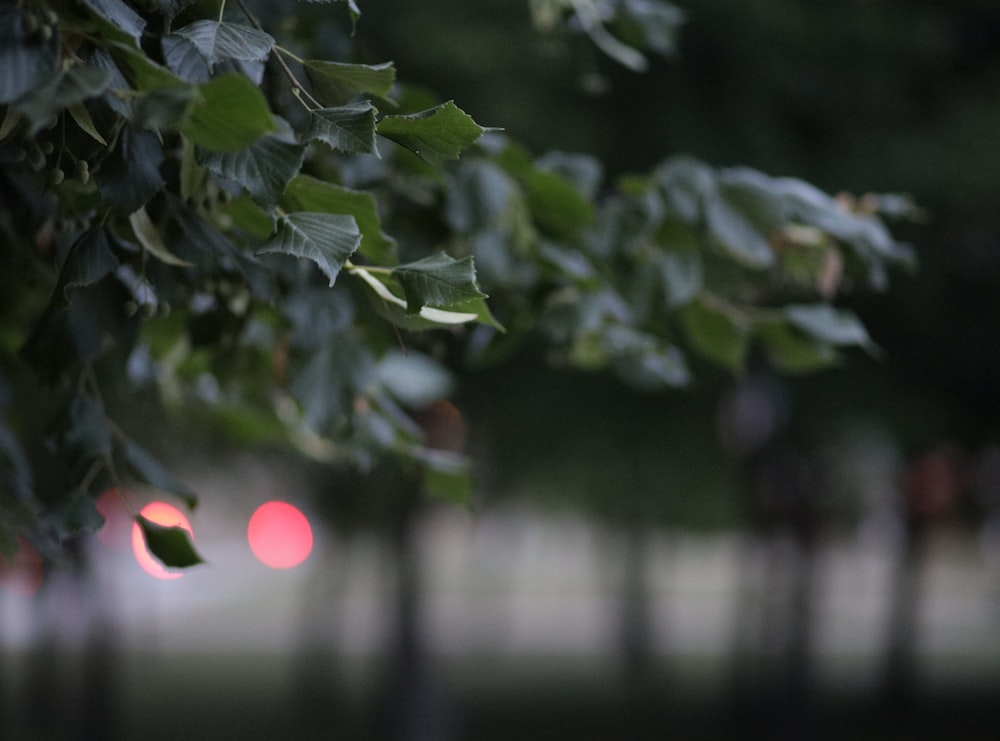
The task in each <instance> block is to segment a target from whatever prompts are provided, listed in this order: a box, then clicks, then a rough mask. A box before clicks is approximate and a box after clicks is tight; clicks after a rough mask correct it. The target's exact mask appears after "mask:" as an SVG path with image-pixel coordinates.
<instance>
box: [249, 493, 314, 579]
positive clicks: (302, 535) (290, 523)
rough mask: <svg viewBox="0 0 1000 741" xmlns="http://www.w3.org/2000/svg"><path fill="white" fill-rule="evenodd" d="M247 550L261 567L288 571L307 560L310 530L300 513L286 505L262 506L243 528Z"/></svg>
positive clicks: (291, 506) (306, 520)
mask: <svg viewBox="0 0 1000 741" xmlns="http://www.w3.org/2000/svg"><path fill="white" fill-rule="evenodd" d="M247 540H248V541H249V542H250V550H251V551H253V554H254V555H255V556H256V557H257V559H258V560H259V561H260V562H261V563H263V564H264V565H265V566H270V567H271V568H272V569H290V568H292V567H294V566H298V565H299V564H300V563H302V562H303V561H305V560H306V558H308V557H309V554H310V553H311V552H312V547H313V534H312V527H310V525H309V520H308V519H306V516H305V515H304V514H302V511H301V510H300V509H299V508H298V507H295V506H293V505H291V504H288V503H287V502H279V501H272V502H267V503H266V504H262V505H261V506H260V507H258V508H257V511H256V512H254V513H253V517H251V518H250V524H249V526H248V527H247Z"/></svg>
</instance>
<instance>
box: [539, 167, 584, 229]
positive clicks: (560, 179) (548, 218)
mask: <svg viewBox="0 0 1000 741" xmlns="http://www.w3.org/2000/svg"><path fill="white" fill-rule="evenodd" d="M524 184H525V187H526V189H527V194H528V206H529V207H530V209H531V214H532V216H534V218H535V221H537V222H538V223H539V224H540V225H541V226H542V227H543V228H544V229H546V230H548V231H549V232H550V233H552V234H553V235H555V236H558V237H564V238H567V239H572V238H573V237H575V236H576V235H578V234H579V233H580V232H581V231H583V229H584V228H585V227H587V226H589V225H590V224H592V223H593V221H594V207H593V205H592V204H591V202H590V201H588V200H587V199H586V198H585V197H584V196H583V194H582V193H580V191H578V190H577V189H576V187H575V186H574V185H573V183H572V182H571V181H570V180H568V179H567V178H566V177H564V176H563V175H560V174H559V173H557V172H549V171H546V170H537V169H531V170H529V171H528V172H527V173H526V174H525V175H524Z"/></svg>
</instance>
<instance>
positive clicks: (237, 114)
mask: <svg viewBox="0 0 1000 741" xmlns="http://www.w3.org/2000/svg"><path fill="white" fill-rule="evenodd" d="M274 130H275V125H274V120H273V119H272V117H271V109H270V108H269V107H268V104H267V99H266V98H265V97H264V94H263V93H262V92H261V91H260V88H258V87H257V86H256V85H254V84H253V83H252V82H250V80H248V79H247V78H246V77H244V76H243V75H239V74H235V73H231V74H226V75H222V76H220V77H216V78H215V79H213V80H211V81H209V82H206V83H205V84H204V85H199V86H198V91H197V93H196V94H195V97H194V102H193V105H192V107H191V113H190V115H189V117H188V120H187V121H186V122H185V123H184V125H183V126H182V127H181V131H182V132H183V133H184V135H185V136H187V137H188V138H189V139H190V140H191V141H193V142H194V143H195V144H197V145H198V146H200V147H204V148H205V149H210V150H212V151H214V152H236V151H238V150H241V149H243V148H244V147H247V146H248V145H250V144H252V143H254V142H256V141H257V140H258V139H260V138H261V137H262V136H264V135H265V134H267V133H269V132H271V131H274Z"/></svg>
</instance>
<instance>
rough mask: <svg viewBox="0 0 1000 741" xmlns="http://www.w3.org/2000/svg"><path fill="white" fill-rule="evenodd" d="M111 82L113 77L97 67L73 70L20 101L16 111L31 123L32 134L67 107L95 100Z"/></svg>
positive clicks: (72, 68) (74, 68) (30, 130)
mask: <svg viewBox="0 0 1000 741" xmlns="http://www.w3.org/2000/svg"><path fill="white" fill-rule="evenodd" d="M110 82H111V74H110V73H109V72H108V71H107V70H104V69H98V68H96V67H71V68H70V69H68V70H67V71H65V72H63V73H62V74H60V75H59V76H58V77H56V78H54V79H52V80H50V81H49V82H48V84H46V85H43V86H42V87H40V88H37V89H36V90H34V91H33V92H32V93H31V94H29V95H26V96H25V97H23V98H21V100H19V101H18V102H17V104H16V105H17V109H18V110H19V111H20V112H21V113H23V114H24V116H25V118H27V119H28V120H29V121H31V126H30V127H29V133H31V134H35V133H37V132H38V131H40V130H41V129H42V128H43V127H44V126H45V125H46V124H48V123H49V121H51V120H52V118H53V117H54V116H55V115H57V114H58V113H61V112H62V110H63V109H64V108H67V107H70V106H73V105H76V104H77V103H82V102H83V101H85V100H88V99H90V98H96V97H97V96H98V95H100V94H101V93H103V92H104V91H105V90H106V89H107V87H108V85H109V84H110Z"/></svg>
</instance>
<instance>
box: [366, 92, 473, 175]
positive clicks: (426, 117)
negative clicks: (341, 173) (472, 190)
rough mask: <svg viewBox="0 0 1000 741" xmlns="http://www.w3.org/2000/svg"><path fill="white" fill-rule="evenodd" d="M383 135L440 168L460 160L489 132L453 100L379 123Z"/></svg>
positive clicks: (387, 118) (390, 117)
mask: <svg viewBox="0 0 1000 741" xmlns="http://www.w3.org/2000/svg"><path fill="white" fill-rule="evenodd" d="M377 131H378V133H379V134H380V135H382V136H384V137H386V138H387V139H391V140H392V141H394V142H396V143H397V144H399V145H400V146H402V147H405V148H406V149H409V150H410V151H411V152H413V153H414V154H416V155H417V156H418V157H420V158H421V159H422V160H424V161H425V162H428V163H430V164H432V165H440V164H441V163H443V162H445V161H446V160H453V159H458V157H459V155H460V154H461V152H462V150H463V149H465V148H466V147H468V146H470V145H472V144H473V143H474V142H475V141H476V140H477V139H479V137H481V136H482V135H483V134H484V133H485V132H486V129H484V128H483V127H482V126H480V125H479V124H477V123H476V122H475V121H473V120H472V117H471V116H470V115H468V114H467V113H465V111H463V110H462V109H461V108H459V107H458V106H456V105H455V104H454V103H453V102H452V101H448V102H447V103H442V104H441V105H439V106H436V107H435V108H430V109H428V110H426V111H421V112H420V113H412V114H409V115H405V116H386V117H385V118H383V119H382V120H381V121H379V122H378V126H377Z"/></svg>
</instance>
